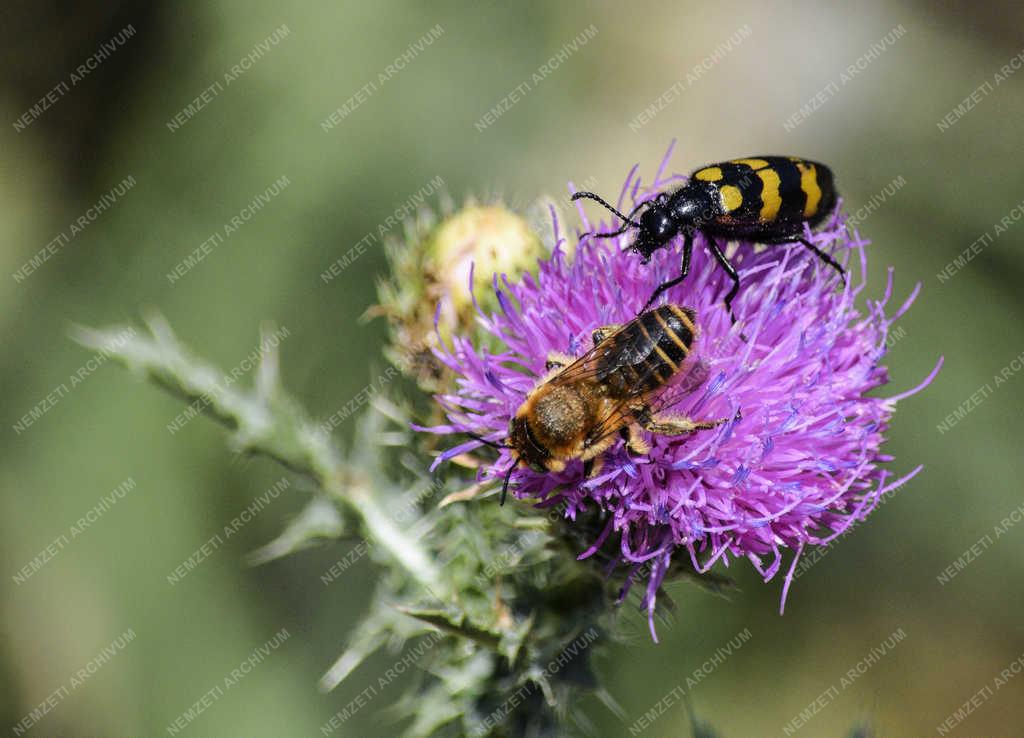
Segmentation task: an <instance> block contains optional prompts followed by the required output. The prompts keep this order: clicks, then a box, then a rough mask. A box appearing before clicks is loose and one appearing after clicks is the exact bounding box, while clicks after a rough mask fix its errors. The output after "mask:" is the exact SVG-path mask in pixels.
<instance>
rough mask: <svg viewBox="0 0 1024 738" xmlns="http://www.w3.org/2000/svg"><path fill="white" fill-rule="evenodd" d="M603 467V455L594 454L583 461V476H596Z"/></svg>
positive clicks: (588, 477)
mask: <svg viewBox="0 0 1024 738" xmlns="http://www.w3.org/2000/svg"><path fill="white" fill-rule="evenodd" d="M602 468H604V456H595V457H594V458H592V459H587V460H586V461H584V462H583V476H584V477H585V478H587V479H590V478H591V477H596V476H597V475H598V474H600V473H601V469H602Z"/></svg>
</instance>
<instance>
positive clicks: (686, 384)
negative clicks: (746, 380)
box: [587, 360, 709, 446]
mask: <svg viewBox="0 0 1024 738" xmlns="http://www.w3.org/2000/svg"><path fill="white" fill-rule="evenodd" d="M708 373H709V369H708V366H707V364H706V363H705V362H704V361H700V360H698V361H697V362H695V363H694V365H693V366H691V367H690V368H689V370H687V371H686V373H685V375H684V376H683V378H682V379H681V380H680V381H678V382H673V383H672V384H671V385H669V386H663V387H660V388H658V389H657V390H655V391H654V392H652V393H649V394H646V395H645V394H644V393H643V392H636V393H635V394H632V395H630V396H628V397H625V398H623V399H622V400H620V401H619V402H618V403H617V404H616V405H615V406H614V407H613V408H612V409H611V410H610V411H609V412H608V413H607V414H606V415H605V416H604V417H602V418H600V419H599V420H598V422H597V423H596V424H595V425H594V427H593V429H592V430H591V432H590V434H588V436H587V445H588V446H592V445H595V444H598V443H600V442H601V441H603V440H604V439H605V438H607V437H608V436H610V435H611V434H612V433H617V432H618V431H619V430H620V429H621V428H623V427H624V426H626V425H628V424H629V423H632V422H633V415H634V413H633V407H634V406H635V405H636V404H637V402H638V401H639V400H642V401H643V403H642V404H643V405H644V406H646V408H647V411H648V412H649V413H650V414H651V415H656V414H657V413H660V412H661V411H662V410H665V409H667V408H670V407H672V406H673V405H675V404H676V403H678V402H680V401H681V400H682V399H683V398H684V397H685V396H687V395H689V394H691V393H692V392H693V391H694V390H696V389H697V388H698V387H699V386H700V385H702V384H703V383H704V381H705V380H706V379H707V377H708ZM650 375H651V370H646V371H645V372H644V373H643V374H642V375H641V377H640V380H638V381H637V385H638V386H639V385H641V384H642V383H643V381H644V380H646V379H648V378H649V377H650Z"/></svg>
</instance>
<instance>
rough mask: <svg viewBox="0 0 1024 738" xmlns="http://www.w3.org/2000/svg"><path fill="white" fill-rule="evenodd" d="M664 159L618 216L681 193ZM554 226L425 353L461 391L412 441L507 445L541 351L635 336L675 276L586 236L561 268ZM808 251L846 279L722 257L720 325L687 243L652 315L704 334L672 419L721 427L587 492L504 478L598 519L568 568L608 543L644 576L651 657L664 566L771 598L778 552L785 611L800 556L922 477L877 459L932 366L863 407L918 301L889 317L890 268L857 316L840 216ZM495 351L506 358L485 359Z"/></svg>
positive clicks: (748, 251) (798, 260) (486, 470)
mask: <svg viewBox="0 0 1024 738" xmlns="http://www.w3.org/2000/svg"><path fill="white" fill-rule="evenodd" d="M670 156H671V149H669V152H668V154H666V157H665V159H664V160H663V161H662V163H661V166H660V167H659V169H658V171H657V174H656V175H655V177H654V180H653V181H652V182H651V183H650V184H648V185H646V186H644V185H642V183H641V181H640V179H639V178H638V177H637V176H636V167H634V169H633V170H632V171H631V172H630V174H629V176H628V177H627V179H626V182H625V185H624V186H623V189H622V193H621V195H620V197H619V209H620V210H622V209H627V210H628V209H630V208H631V205H628V204H627V205H625V207H623V205H624V203H623V201H626V200H628V201H631V203H632V205H636V204H638V203H640V202H642V201H644V200H647V199H650V198H652V197H654V196H655V195H656V194H657V193H659V192H662V191H664V190H665V189H667V188H671V187H674V186H678V183H679V182H681V181H683V179H684V178H682V177H679V176H677V175H674V176H665V175H664V172H665V168H666V166H667V165H668V159H669V157H670ZM580 214H581V217H583V219H584V225H585V229H586V230H587V231H596V232H609V231H612V230H614V229H615V227H616V226H615V224H613V223H600V224H591V223H589V222H587V220H586V215H585V212H584V211H583V210H582V208H581V209H580ZM553 221H554V222H553V228H554V232H555V243H556V247H555V249H554V251H553V252H552V253H551V254H550V258H548V259H546V260H542V261H541V263H540V269H539V272H538V273H537V275H536V276H533V275H530V274H526V275H524V276H522V277H521V278H518V279H510V278H508V277H506V276H504V275H498V274H495V275H493V277H492V279H491V283H492V286H493V292H494V295H495V297H496V299H497V303H498V308H497V309H496V310H493V311H488V310H485V309H481V308H479V307H478V316H477V323H478V326H479V330H478V332H477V335H476V336H473V337H470V336H462V335H453V336H452V338H451V341H450V345H448V344H441V345H440V346H439V347H438V348H437V349H435V353H436V356H437V358H438V360H439V361H440V362H442V363H443V364H444V365H445V366H446V367H448V369H449V370H451V372H452V373H454V374H455V375H456V377H457V380H456V384H455V389H454V391H452V392H451V393H448V394H442V395H438V396H437V400H438V402H439V403H440V406H441V407H442V408H443V410H444V412H445V414H446V415H447V419H448V422H447V423H446V424H443V425H438V426H435V427H432V428H429V429H423V430H429V431H431V432H434V433H439V434H460V433H465V434H473V435H475V436H479V437H481V438H487V439H493V440H498V439H503V438H504V437H505V434H506V433H507V429H508V424H509V419H510V418H511V417H512V415H513V414H514V413H515V412H516V410H517V408H518V407H519V406H520V404H521V403H522V402H523V400H524V398H525V396H526V394H527V393H528V392H529V390H530V389H531V388H532V387H533V386H534V385H535V384H536V382H537V380H538V378H539V377H540V376H542V375H543V374H544V364H545V360H546V357H547V355H548V353H549V352H552V351H557V352H562V353H568V354H570V355H574V356H580V355H582V354H583V353H584V352H585V351H586V350H588V349H589V348H591V346H592V342H591V339H590V334H591V332H592V331H593V330H594V329H595V328H597V327H598V326H602V325H607V324H611V323H624V322H627V321H629V320H631V319H633V318H634V317H635V316H636V314H637V312H638V311H639V310H640V309H641V307H642V306H643V305H644V303H645V302H646V301H647V298H648V297H649V296H650V294H651V293H652V291H653V290H654V289H655V287H657V286H658V285H659V284H661V283H662V282H664V281H666V280H667V279H670V278H671V277H673V276H675V275H677V274H678V270H679V248H678V245H677V246H676V247H675V248H667V249H662V250H661V251H658V252H656V253H655V254H654V255H653V257H652V258H651V260H650V262H649V263H647V264H643V263H642V262H641V259H640V257H639V256H638V255H637V254H635V253H630V252H628V251H625V249H626V247H627V246H628V245H629V244H630V242H631V239H632V236H631V235H630V233H629V232H627V233H625V234H623V235H622V236H621V237H618V238H610V239H595V238H593V237H585V238H583V240H582V241H581V242H580V244H579V245H578V247H577V248H576V250H575V255H574V256H573V257H572V258H569V257H568V256H567V255H566V253H565V251H564V248H563V243H564V240H565V239H564V238H563V237H562V236H560V233H559V224H558V222H557V219H556V218H553ZM805 235H806V237H807V238H808V239H810V240H811V241H812V243H814V244H815V245H816V246H818V247H819V248H821V249H824V250H826V251H829V252H830V253H832V254H833V255H834V256H835V257H836V258H838V259H839V260H840V261H841V262H844V263H845V266H846V268H847V273H848V277H847V279H846V280H845V281H844V280H841V279H840V277H839V276H838V275H837V274H836V273H835V272H834V270H832V269H830V268H829V267H828V266H827V265H824V264H822V263H820V261H819V260H818V259H817V258H816V257H815V256H814V255H813V254H811V253H810V252H809V251H807V250H805V249H804V247H803V246H802V245H800V244H795V245H775V246H769V247H756V246H755V245H752V244H747V243H740V244H738V246H737V247H736V248H735V253H733V254H731V257H730V258H731V259H732V261H733V263H734V264H735V265H736V267H737V268H738V270H739V272H740V277H741V280H742V286H741V289H740V292H739V294H738V296H737V298H736V301H735V303H734V307H735V310H736V314H737V315H738V316H739V322H738V323H736V324H735V325H733V324H732V323H731V321H730V317H729V315H728V313H727V311H726V310H725V307H724V305H723V299H724V296H725V295H726V293H727V292H728V290H729V287H730V284H731V283H730V281H729V279H728V277H727V276H726V274H725V273H724V271H723V270H722V269H721V268H720V267H719V266H718V265H717V264H716V262H715V261H714V260H713V259H712V258H711V257H710V255H709V254H708V252H707V251H706V249H705V245H706V244H705V242H704V239H703V237H701V236H700V235H698V236H697V239H696V248H695V249H694V253H693V263H692V266H691V270H690V274H689V276H688V277H687V279H686V280H684V281H683V282H682V283H681V284H680V285H677V286H676V287H674V288H672V289H671V290H670V291H668V292H667V293H666V297H665V299H664V301H665V302H672V303H676V304H680V305H685V306H688V307H690V308H693V309H694V310H695V311H696V313H697V325H698V328H699V330H700V336H699V338H698V340H697V343H696V346H695V349H694V353H693V354H692V355H691V357H690V359H689V365H690V371H689V374H688V375H687V376H686V377H685V378H684V379H683V380H682V385H681V387H680V388H677V394H679V395H680V397H679V400H678V402H677V403H675V405H674V406H673V407H672V411H674V412H679V413H684V414H686V415H688V416H690V417H692V418H697V419H717V418H731V420H730V421H729V422H726V423H724V424H723V425H721V426H719V427H718V428H715V429H713V430H706V431H700V432H698V433H696V434H692V435H689V436H675V437H668V436H658V435H650V434H645V435H646V437H647V438H648V440H649V441H650V445H651V451H650V453H649V454H647V455H644V456H638V455H634V454H630V453H628V452H627V450H626V448H625V445H624V443H623V442H622V441H617V442H616V444H615V445H614V446H612V448H611V449H610V450H609V451H608V452H607V453H606V454H605V457H604V464H603V467H602V468H601V470H600V472H599V474H598V475H597V476H595V477H593V478H589V479H588V478H586V476H585V474H584V471H583V464H582V463H579V462H575V463H571V464H569V465H568V467H567V468H566V469H565V471H563V472H560V473H557V474H554V473H546V474H545V473H538V472H535V471H533V470H531V469H529V468H526V467H525V465H524V466H519V467H516V468H515V470H514V471H513V472H512V475H511V482H512V488H513V494H514V495H515V496H516V497H518V498H520V499H522V500H530V501H533V502H534V503H535V504H538V505H541V506H552V505H556V504H557V505H563V509H564V516H565V517H566V518H567V519H568V520H570V521H575V520H577V517H578V516H579V517H580V518H581V519H582V517H583V514H584V513H588V514H591V513H593V512H594V511H595V509H596V510H597V511H599V512H601V513H603V515H604V518H603V519H604V520H605V521H606V522H605V523H604V528H603V530H600V532H599V533H598V534H597V535H596V536H595V537H594V540H593V542H592V545H591V546H590V547H589V548H587V549H586V550H584V551H582V552H581V553H580V558H586V557H588V556H591V555H593V554H594V553H595V552H597V551H598V550H599V549H601V548H602V547H603V546H606V545H608V544H611V545H614V546H615V557H616V559H617V563H619V564H621V565H623V566H625V567H628V571H629V573H630V575H632V573H633V572H638V571H641V570H642V572H644V573H646V576H647V583H646V591H645V594H644V596H643V600H642V605H643V606H644V607H645V608H646V609H647V611H648V616H649V622H650V626H651V634H652V637H654V638H655V640H657V637H656V634H655V633H654V624H653V622H654V621H653V615H654V611H655V600H656V594H657V592H658V589H659V587H660V585H661V582H662V581H663V579H664V577H665V575H666V572H667V571H668V569H669V566H670V564H671V563H672V561H673V559H674V558H676V557H679V558H682V559H684V560H685V559H686V558H688V559H689V562H690V563H691V564H692V566H693V568H694V569H696V570H697V571H698V572H702V573H703V572H707V571H708V570H709V569H710V568H711V567H712V566H713V565H715V564H716V563H718V562H723V563H724V564H726V565H728V564H729V563H730V562H731V560H732V559H733V558H741V557H742V558H746V559H747V560H748V561H749V562H750V563H751V564H752V565H753V566H754V568H755V569H756V570H757V571H758V573H759V574H760V575H761V576H762V577H763V579H764V580H765V581H769V580H771V579H773V578H774V577H775V576H776V575H777V574H779V572H780V570H781V569H782V564H783V555H784V552H785V551H786V550H787V549H790V550H792V551H793V552H795V553H794V555H793V557H792V561H791V563H790V565H789V567H788V571H787V573H786V574H785V575H784V580H785V582H784V585H783V587H782V593H781V602H780V612H781V611H782V609H784V606H785V599H786V594H787V592H788V589H789V585H790V582H791V580H792V577H793V572H794V570H795V567H796V563H797V561H798V559H799V557H800V555H801V553H802V552H803V551H804V550H805V549H806V548H807V547H810V546H822V545H827V544H828V543H829V542H830V541H831V540H832V539H834V538H835V537H837V536H839V535H841V534H842V533H843V532H844V531H845V530H847V529H848V528H849V527H850V526H851V525H853V524H855V523H856V522H857V521H859V520H862V519H863V518H865V517H866V516H867V515H868V514H869V513H870V512H871V511H872V510H873V509H874V508H875V507H876V506H877V505H878V503H879V500H880V499H881V498H882V496H883V495H885V494H887V493H890V492H892V491H893V490H895V489H896V488H898V487H899V486H901V485H902V484H903V483H905V482H906V481H907V480H909V479H910V478H912V477H913V476H914V475H916V474H917V473H918V472H919V471H920V469H921V467H917V468H915V469H913V470H911V471H910V472H909V473H907V474H905V475H904V476H902V477H898V476H896V475H895V474H894V472H892V471H890V470H889V468H888V467H887V462H890V461H892V458H891V457H889V456H887V455H885V454H883V453H882V450H881V447H882V443H883V441H884V434H885V431H886V429H887V427H888V424H889V421H890V419H891V417H892V415H893V412H894V411H895V408H896V405H897V402H898V401H899V400H901V399H903V398H905V397H907V396H909V395H911V394H913V393H915V392H917V391H918V390H920V389H922V388H924V387H925V386H927V385H928V384H929V382H930V381H931V379H932V378H933V377H934V375H935V373H936V372H937V371H938V369H939V366H940V365H941V360H940V362H939V365H937V366H936V368H935V370H934V371H933V372H932V373H931V375H929V376H928V377H927V378H926V379H925V380H924V381H923V382H922V383H921V384H920V385H919V386H918V387H917V388H915V389H913V390H911V391H910V392H905V393H903V394H900V395H895V396H890V397H875V396H869V393H870V392H871V391H872V390H874V389H876V388H878V387H881V386H882V385H884V384H886V382H887V381H888V373H887V370H886V368H885V367H884V366H881V365H880V364H879V361H880V360H881V358H882V357H883V355H884V353H885V350H886V336H887V334H888V331H889V329H890V327H891V326H892V324H893V322H894V321H896V320H897V319H898V318H899V317H900V316H901V315H903V314H904V312H906V310H907V309H908V308H909V307H910V305H911V303H912V302H913V300H914V298H915V296H916V295H917V292H918V289H919V288H920V285H918V286H917V287H916V288H915V289H914V290H913V291H912V292H911V294H910V296H909V297H908V298H907V299H906V300H905V301H904V302H903V304H902V305H901V306H900V307H899V308H898V309H896V310H895V311H893V310H892V309H891V307H890V300H891V298H892V294H893V273H892V270H891V269H890V270H889V276H888V284H887V285H886V289H885V292H884V297H883V298H882V299H881V300H880V301H870V300H868V301H866V304H865V305H864V306H863V307H857V306H856V304H855V303H856V302H857V298H858V297H859V296H860V295H861V293H862V292H863V290H864V289H865V286H866V279H867V248H866V247H867V242H866V241H865V240H863V239H861V238H860V236H859V234H857V233H856V232H854V233H853V234H852V235H851V234H850V233H848V232H847V229H846V226H845V223H844V218H843V216H842V214H841V211H840V209H838V208H837V211H836V213H835V214H834V215H833V216H832V217H831V218H830V219H829V220H828V221H827V222H826V223H825V224H824V225H823V227H822V228H821V229H820V230H819V231H818V232H817V233H814V234H811V233H810V232H809V231H808V232H807V233H806V234H805ZM485 337H486V339H485ZM474 338H475V340H473V339H474ZM493 338H497V339H500V342H501V343H500V344H496V343H495V342H494V341H493ZM744 339H746V340H744ZM496 345H503V346H504V348H503V349H502V350H498V351H493V350H491V349H490V348H488V347H489V346H490V347H493V346H496ZM524 370H525V371H524ZM667 391H672V390H667ZM479 446H480V442H479V441H477V440H472V441H469V442H464V443H460V444H458V445H455V446H454V447H452V448H449V449H448V450H447V451H445V452H444V453H443V454H441V455H440V456H439V457H438V458H437V459H436V460H435V465H437V464H440V463H442V462H444V461H446V460H448V459H450V458H452V457H454V456H456V455H458V454H461V453H465V452H467V451H472V450H474V449H477V448H478V447H479ZM488 453H492V452H490V451H488ZM492 455H493V454H492ZM516 461H517V460H516V459H515V457H514V456H513V454H512V452H511V451H509V450H501V451H500V454H499V456H498V458H497V459H496V460H493V461H488V462H487V463H483V464H482V465H481V466H480V468H479V470H478V479H479V481H481V482H485V481H500V480H501V478H502V477H503V476H504V475H505V473H506V472H507V470H508V469H509V468H510V466H511V465H514V464H515V463H516ZM627 581H628V580H627Z"/></svg>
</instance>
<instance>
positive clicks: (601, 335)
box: [590, 323, 622, 346]
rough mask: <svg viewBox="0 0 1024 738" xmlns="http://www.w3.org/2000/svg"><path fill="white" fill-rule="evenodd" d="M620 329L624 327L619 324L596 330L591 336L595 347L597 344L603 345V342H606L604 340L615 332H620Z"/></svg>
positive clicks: (604, 326)
mask: <svg viewBox="0 0 1024 738" xmlns="http://www.w3.org/2000/svg"><path fill="white" fill-rule="evenodd" d="M620 328H622V326H621V325H619V324H617V323H612V324H610V325H603V326H601V327H600V328H595V329H594V332H593V333H592V334H590V335H591V338H593V339H594V345H595V346H596V345H597V344H599V343H601V342H602V341H604V339H606V338H608V336H610V335H611V334H613V333H615V331H617V330H619V329H620Z"/></svg>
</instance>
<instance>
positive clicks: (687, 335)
mask: <svg viewBox="0 0 1024 738" xmlns="http://www.w3.org/2000/svg"><path fill="white" fill-rule="evenodd" d="M695 317H696V314H695V313H694V312H693V310H691V309H690V308H685V307H680V306H679V305H660V306H658V307H656V308H654V309H652V310H649V311H648V312H646V313H642V314H641V315H639V316H637V317H636V318H634V319H633V320H632V321H630V322H629V323H627V324H626V325H625V326H623V328H622V329H621V330H620V331H619V332H618V333H616V334H615V335H614V336H612V337H610V338H609V339H608V341H609V343H611V344H612V345H611V346H609V350H608V351H607V352H606V355H605V357H604V359H602V361H603V362H604V367H603V369H604V370H605V372H607V373H606V377H607V378H606V380H605V381H606V383H607V385H608V387H609V388H610V389H611V390H612V392H613V393H617V394H621V395H623V396H626V395H634V394H637V393H643V392H650V391H652V390H654V389H657V388H658V387H660V386H661V385H663V384H665V383H666V382H668V381H669V380H670V379H671V378H672V377H673V376H675V374H676V373H677V372H678V371H679V369H680V367H681V366H682V365H683V362H685V361H686V358H687V356H689V354H690V349H691V347H692V346H693V341H694V338H695V337H696V334H697V327H696V325H695V323H694V320H695Z"/></svg>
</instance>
